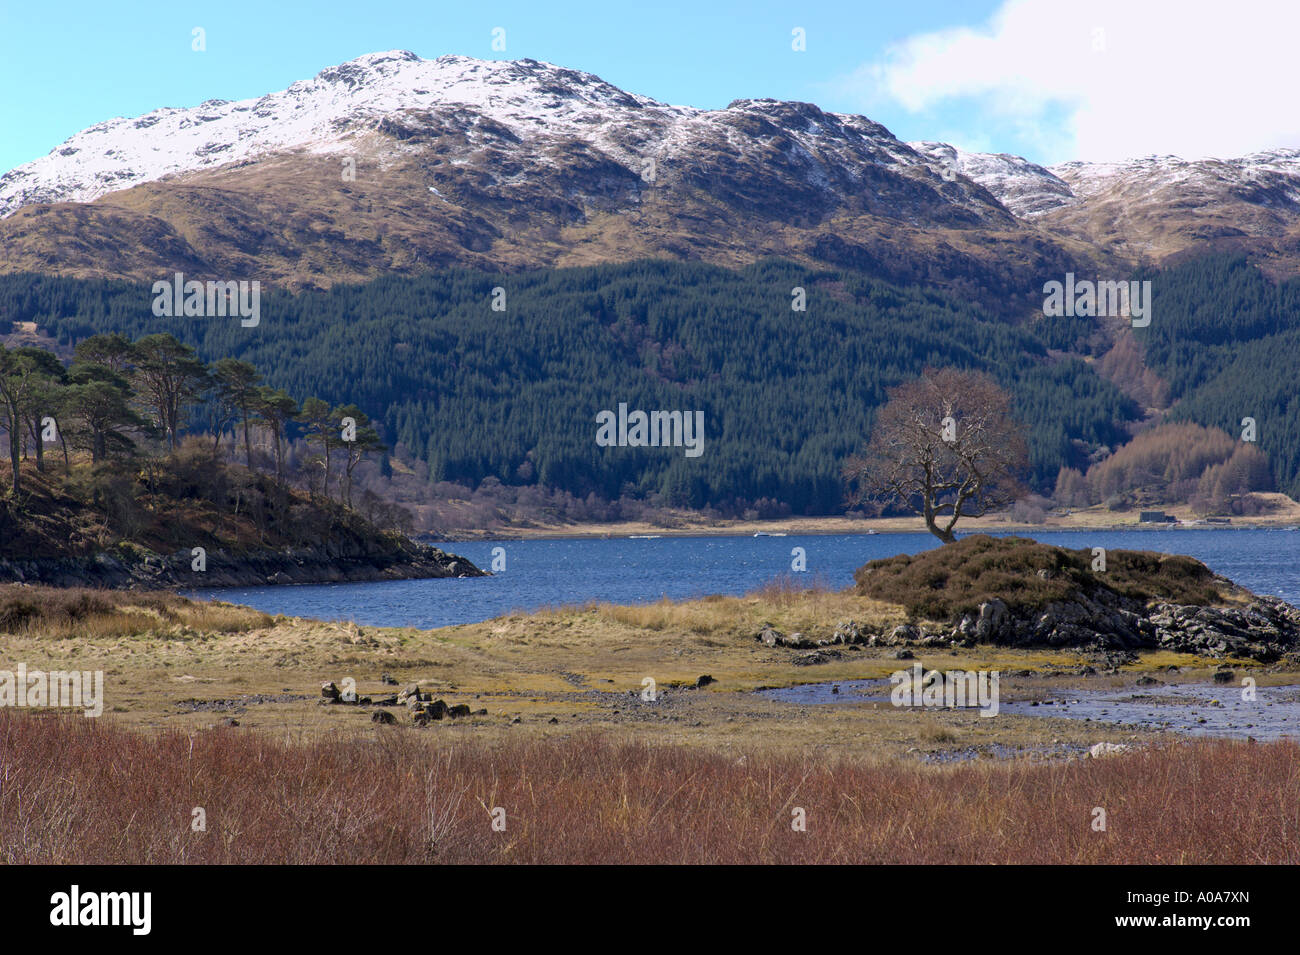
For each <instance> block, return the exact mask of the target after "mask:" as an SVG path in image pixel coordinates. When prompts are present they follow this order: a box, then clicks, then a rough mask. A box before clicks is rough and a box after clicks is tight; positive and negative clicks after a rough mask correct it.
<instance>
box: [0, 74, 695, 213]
mask: <svg viewBox="0 0 1300 955" xmlns="http://www.w3.org/2000/svg"><path fill="white" fill-rule="evenodd" d="M454 105H465V106H469V107H472V108H475V109H477V110H479V111H480V112H482V113H483V114H484V115H486V116H488V117H489V118H491V119H494V120H496V121H498V122H502V123H504V124H506V125H507V126H510V127H512V128H514V129H515V131H516V132H522V133H525V134H530V133H539V132H543V131H545V132H557V131H560V130H561V129H564V128H566V127H567V128H569V129H572V130H578V129H581V130H582V132H583V135H584V137H586V138H588V139H591V138H595V139H597V140H600V139H603V138H604V137H603V136H601V135H599V131H596V135H595V136H594V137H593V129H592V127H594V126H596V125H598V124H600V123H603V117H605V116H606V115H607V114H609V113H610V112H611V111H619V110H635V111H638V112H640V111H650V112H653V113H655V114H657V115H658V117H659V118H661V119H662V120H663V121H665V122H674V121H677V120H680V119H684V118H687V117H691V116H694V115H697V114H698V113H700V112H702V111H700V110H696V109H693V108H691V107H679V106H668V105H666V104H663V103H659V102H658V101H656V100H653V99H650V98H648V97H643V96H637V95H634V94H631V93H626V92H624V91H622V90H620V89H618V88H617V87H615V86H612V85H610V84H608V83H606V82H604V81H603V80H601V79H600V78H599V77H596V76H593V75H592V74H589V73H581V72H578V71H575V70H568V69H564V68H562V67H557V66H554V65H552V64H548V63H540V62H538V61H535V60H519V61H510V60H476V59H473V58H471V57H464V56H443V57H439V58H438V59H436V60H424V59H421V58H420V57H419V56H417V55H416V54H414V53H410V52H409V51H405V50H397V51H389V52H386V53H371V54H367V55H365V56H361V57H358V58H357V59H355V60H351V61H349V62H347V63H343V64H340V65H338V66H333V67H329V68H327V69H325V70H322V71H321V72H320V73H318V74H317V75H316V76H315V77H313V78H312V79H310V80H300V81H298V82H295V83H293V84H292V85H291V86H289V87H288V88H287V89H285V90H282V91H280V92H277V93H268V94H266V95H264V96H261V97H258V98H256V99H247V100H240V101H233V102H232V101H225V100H207V101H206V102H204V103H202V104H200V105H199V106H196V107H191V108H176V107H163V108H160V109H156V110H153V111H152V112H149V113H146V114H144V115H143V116H138V117H134V118H118V119H112V120H108V121H105V122H101V123H97V124H95V125H94V126H91V127H88V128H87V129H85V130H82V131H81V132H79V133H77V134H75V135H74V136H72V137H70V138H69V139H68V140H67V141H65V142H64V143H62V144H60V145H59V146H58V147H56V148H55V149H54V150H52V151H51V152H50V153H49V154H48V155H46V156H43V157H41V158H40V159H37V160H34V161H32V162H30V163H26V164H24V165H22V166H19V167H17V168H15V169H13V170H11V171H10V172H8V173H6V174H5V175H3V176H0V218H3V217H5V216H7V215H9V214H11V213H13V212H14V211H16V210H17V209H18V208H19V207H21V206H23V205H27V204H29V203H35V202H60V201H74V202H91V201H93V200H95V199H97V198H99V197H100V196H102V195H105V194H106V193H109V192H114V191H117V190H120V189H126V188H129V187H131V186H134V185H138V184H140V183H143V182H151V181H154V180H157V179H161V178H163V177H164V176H168V175H172V174H176V173H184V172H190V171H194V170H199V169H210V168H215V167H217V166H222V165H226V164H228V163H232V162H238V161H241V160H249V159H255V158H257V157H259V156H263V155H266V154H269V153H273V152H276V151H279V150H285V149H293V148H305V149H308V150H310V151H312V152H334V151H345V150H346V149H348V140H349V138H350V135H351V134H353V133H355V132H357V131H358V130H359V129H360V128H363V127H364V126H365V125H366V123H367V122H373V121H375V120H378V119H380V118H382V117H383V116H385V115H388V114H391V113H393V112H397V111H401V110H408V109H432V108H439V107H448V106H454ZM603 145H609V146H610V147H611V149H613V151H616V152H618V151H623V150H619V149H617V147H616V144H613V143H609V144H603Z"/></svg>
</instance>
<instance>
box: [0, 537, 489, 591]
mask: <svg viewBox="0 0 1300 955" xmlns="http://www.w3.org/2000/svg"><path fill="white" fill-rule="evenodd" d="M200 564H201V567H202V569H196V565H200ZM485 576H487V574H486V573H484V571H482V570H480V569H479V568H478V567H476V566H474V564H472V563H471V562H470V561H468V560H466V559H465V558H464V557H458V556H457V555H455V554H448V553H447V552H446V551H443V550H440V549H438V548H436V547H430V546H428V545H427V544H414V543H411V544H408V545H407V546H405V547H401V548H397V549H391V550H390V549H382V548H378V547H376V548H374V549H369V550H363V551H360V552H349V551H348V550H345V549H343V548H340V547H338V546H331V545H317V546H310V547H291V548H284V549H281V550H263V551H254V552H250V553H232V552H229V551H225V550H211V551H207V552H205V553H204V554H203V555H202V560H201V561H200V560H198V558H197V556H196V555H195V554H194V553H193V552H192V551H189V550H181V551H177V552H176V553H174V554H170V555H164V554H158V553H155V552H153V551H150V550H147V549H146V548H142V547H135V546H129V545H128V546H119V547H117V548H115V549H114V550H112V551H104V552H101V553H98V554H93V555H89V556H82V557H44V558H42V557H33V558H27V559H20V558H0V583H27V584H45V585H48V586H52V587H94V588H111V589H130V590H173V589H177V588H183V589H199V588H205V587H264V586H267V585H276V584H323V583H344V582H360V581H375V580H421V579H426V578H442V577H485Z"/></svg>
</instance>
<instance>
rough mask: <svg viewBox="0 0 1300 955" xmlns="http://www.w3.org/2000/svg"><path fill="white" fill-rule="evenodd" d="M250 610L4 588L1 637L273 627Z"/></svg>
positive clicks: (168, 597) (170, 599)
mask: <svg viewBox="0 0 1300 955" xmlns="http://www.w3.org/2000/svg"><path fill="white" fill-rule="evenodd" d="M272 622H273V620H272V618H271V617H270V616H269V615H267V614H264V613H262V612H260V611H257V610H251V609H249V608H248V607H239V606H235V605H233V604H225V603H216V602H206V601H197V600H190V599H188V598H186V597H180V596H177V595H176V594H171V593H164V592H161V591H150V592H135V591H112V590H91V589H88V588H82V587H46V586H40V585H36V586H32V585H27V584H0V634H12V635H14V636H34V637H41V638H45V639H50V640H65V639H72V638H84V639H87V640H95V639H113V638H120V637H128V636H139V635H145V634H153V633H167V632H172V631H177V630H189V631H193V632H204V633H216V634H228V633H244V632H247V631H249V630H254V629H257V628H260V627H267V626H270V625H271V623H272Z"/></svg>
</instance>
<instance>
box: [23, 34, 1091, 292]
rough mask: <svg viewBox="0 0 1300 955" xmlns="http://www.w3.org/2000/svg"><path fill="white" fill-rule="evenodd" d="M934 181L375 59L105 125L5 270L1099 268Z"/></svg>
mask: <svg viewBox="0 0 1300 955" xmlns="http://www.w3.org/2000/svg"><path fill="white" fill-rule="evenodd" d="M944 172H945V170H944V169H943V168H942V167H941V166H940V165H939V164H936V163H935V162H934V160H933V159H932V158H931V157H930V156H927V155H925V154H923V153H920V152H918V151H916V150H914V149H913V148H912V147H911V146H909V145H907V144H906V143H903V142H901V141H899V140H898V139H896V138H895V137H894V136H893V135H892V134H891V133H890V132H889V131H888V130H887V129H885V128H884V127H883V126H880V125H879V124H877V123H873V122H872V121H870V120H868V119H866V118H865V117H862V116H853V115H844V114H834V113H827V112H824V111H823V110H821V109H818V108H817V107H816V106H813V105H810V104H804V103H786V102H779V101H774V100H737V101H735V102H733V103H732V104H730V105H729V106H728V107H727V108H726V109H722V110H699V109H694V108H690V107H681V106H670V105H667V104H663V103H659V102H657V101H655V100H652V99H649V98H646V97H643V96H636V95H633V94H630V93H626V92H624V91H622V90H619V89H617V88H616V87H613V86H611V85H610V84H608V83H605V82H604V81H602V80H600V79H599V78H598V77H595V76H592V75H590V74H586V73H580V72H577V71H574V70H566V69H562V68H559V67H555V66H551V65H549V64H544V63H538V62H535V61H531V60H522V61H518V62H511V61H480V60H473V59H470V58H467V57H458V56H446V57H440V58H439V59H437V60H422V59H420V58H419V57H416V56H415V55H414V54H411V53H406V52H391V53H382V54H371V55H369V56H364V57H361V58H359V59H357V60H354V61H352V62H350V63H345V64H342V65H341V66H338V67H333V68H331V69H327V70H324V71H322V72H321V73H320V74H318V75H317V76H316V77H315V78H313V79H312V80H308V81H304V82H300V83H295V84H294V85H293V86H291V87H290V88H289V89H287V90H285V91H282V92H279V93H273V94H268V95H267V96H263V97H261V98H260V99H256V100H247V101H243V102H238V103H228V102H222V101H215V100H214V101H209V102H208V103H204V104H203V105H201V106H199V107H195V108H193V109H161V110H157V111H155V112H153V113H149V114H147V115H145V116H142V117H138V118H135V119H117V120H112V121H109V122H106V123H101V124H98V125H97V126H94V127H92V128H90V129H88V130H85V131H83V132H82V133H79V134H77V135H76V136H74V137H72V138H71V139H69V140H68V141H67V142H66V143H64V144H63V145H62V146H60V147H59V148H58V149H55V150H54V151H53V152H51V153H50V155H48V156H45V157H43V158H41V159H39V160H36V161H35V162H32V163H29V164H27V165H25V166H22V167H19V168H17V169H15V170H12V171H10V172H9V173H7V174H5V175H4V176H3V177H0V216H3V218H0V242H3V246H4V248H5V256H4V261H3V262H0V268H4V269H6V270H10V271H19V270H50V271H58V272H61V273H64V274H72V275H84V276H90V275H98V276H117V277H132V278H138V279H154V278H157V277H159V276H160V275H166V274H168V273H169V272H170V271H172V270H181V271H188V272H190V273H195V274H198V273H203V274H207V275H212V276H226V275H236V274H237V275H239V276H241V277H244V276H246V277H250V278H261V279H263V280H264V281H268V282H272V283H281V284H288V285H317V286H321V285H327V284H329V283H331V282H333V281H337V280H340V279H347V280H354V279H359V278H366V277H371V276H374V275H378V274H381V273H383V272H389V271H399V272H409V273H416V272H419V271H423V270H427V269H429V268H437V267H441V266H446V265H452V264H457V265H470V266H475V267H484V268H501V267H505V268H520V267H537V266H550V265H573V264H593V263H599V262H606V261H627V260H631V259H636V258H644V257H646V256H651V255H659V256H669V257H674V258H684V259H701V260H706V261H711V262H714V263H718V264H725V265H741V264H745V263H748V262H752V261H754V260H755V258H757V257H762V256H764V255H781V256H786V257H791V258H795V259H801V260H804V261H812V260H820V261H833V262H837V263H840V264H844V261H845V259H846V258H854V257H856V258H859V259H861V258H863V257H865V258H868V259H872V260H879V261H883V262H891V261H892V262H898V261H902V260H908V261H909V262H912V263H914V264H913V265H912V266H910V268H912V269H913V270H915V268H916V264H915V263H919V264H920V265H921V266H922V272H924V271H925V270H926V268H927V267H928V268H929V270H930V271H932V272H934V273H935V274H937V275H941V276H950V275H952V274H960V273H963V272H972V271H975V272H978V271H979V270H980V269H981V268H987V267H989V265H990V263H993V262H998V263H999V265H998V268H999V269H1002V270H1005V269H1007V268H1008V267H1014V268H1020V267H1021V266H1022V265H1025V264H1028V265H1031V266H1041V267H1043V268H1045V269H1050V270H1052V271H1060V270H1062V269H1064V268H1067V267H1070V266H1071V265H1072V264H1073V263H1076V262H1080V261H1083V260H1085V259H1086V258H1087V257H1088V255H1089V253H1088V252H1087V250H1086V248H1085V246H1084V244H1083V243H1077V242H1071V241H1065V242H1058V241H1055V240H1052V239H1051V238H1050V237H1047V236H1044V235H1043V234H1041V233H1040V231H1039V230H1038V229H1037V228H1036V227H1034V226H1032V225H1028V224H1026V223H1024V222H1022V221H1020V220H1018V219H1017V218H1016V217H1015V216H1013V215H1012V214H1011V213H1010V212H1009V211H1008V210H1007V209H1006V208H1005V207H1004V206H1003V205H1002V203H1001V202H999V200H998V199H997V198H995V197H994V195H993V194H991V193H990V192H989V191H988V190H987V189H986V188H984V187H983V186H982V185H980V184H979V183H978V182H976V181H974V180H972V179H969V178H965V177H962V176H957V177H951V176H949V177H946V176H945V175H944ZM1007 263H1014V265H1013V266H1008V264H1007Z"/></svg>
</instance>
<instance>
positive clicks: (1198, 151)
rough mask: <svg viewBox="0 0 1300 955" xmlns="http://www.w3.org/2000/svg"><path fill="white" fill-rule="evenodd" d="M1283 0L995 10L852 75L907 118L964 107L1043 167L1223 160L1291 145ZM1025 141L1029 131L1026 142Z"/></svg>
mask: <svg viewBox="0 0 1300 955" xmlns="http://www.w3.org/2000/svg"><path fill="white" fill-rule="evenodd" d="M1298 36H1300V3H1296V2H1295V0H1272V2H1270V0H1233V2H1231V3H1221V2H1220V3H1210V2H1206V0H1164V2H1155V0H1090V2H1088V3H1086V4H1085V3H1074V2H1063V0H1008V2H1006V3H1004V4H1003V5H1002V7H1001V8H999V10H998V11H997V12H996V13H995V14H994V15H993V17H992V18H991V19H990V20H989V22H988V23H987V24H986V25H984V26H983V27H980V28H974V29H972V28H959V29H949V30H941V31H938V32H934V33H926V34H919V35H916V36H913V37H910V38H908V39H906V40H904V41H902V42H901V43H898V44H896V45H894V46H893V47H891V48H890V49H889V50H888V51H887V52H886V53H885V55H884V57H883V58H882V59H881V60H880V61H879V62H876V63H873V64H868V65H867V66H866V67H864V68H863V69H861V70H859V71H857V73H856V74H855V79H856V82H858V83H861V82H862V81H864V80H870V82H871V83H872V85H873V86H874V89H875V91H876V95H878V96H885V97H887V98H888V99H891V100H893V101H894V102H896V103H897V104H899V105H901V106H902V107H904V108H905V109H908V110H911V111H914V112H926V111H931V110H940V109H943V108H945V107H951V106H954V105H955V104H958V103H965V104H967V105H969V104H974V105H975V106H976V111H975V112H974V113H970V114H968V115H970V117H971V125H972V132H975V131H976V128H977V127H976V125H975V124H976V123H978V122H979V121H980V119H981V118H983V119H985V120H987V121H988V122H989V123H991V124H996V125H997V126H1000V127H1004V128H1009V129H1011V130H1014V131H1015V132H1014V133H1013V135H1016V138H1022V137H1025V138H1027V139H1028V140H1030V141H1033V142H1037V143H1038V144H1040V146H1041V148H1042V149H1043V151H1044V152H1047V153H1049V154H1052V155H1053V156H1055V157H1063V156H1070V157H1073V158H1078V159H1087V160H1094V161H1102V160H1117V159H1124V158H1129V157H1134V156H1144V155H1149V154H1152V153H1157V154H1164V153H1173V154H1176V155H1180V156H1184V157H1186V158H1189V159H1190V158H1201V157H1205V156H1218V157H1221V158H1228V157H1232V156H1239V155H1243V154H1245V153H1249V152H1252V151H1254V150H1258V149H1265V148H1269V147H1273V146H1297V145H1300V109H1298V108H1297V103H1296V92H1297V87H1300V84H1298V83H1297V62H1296V61H1297V48H1296V43H1297V39H1296V38H1297V37H1298ZM1035 127H1036V129H1035Z"/></svg>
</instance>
